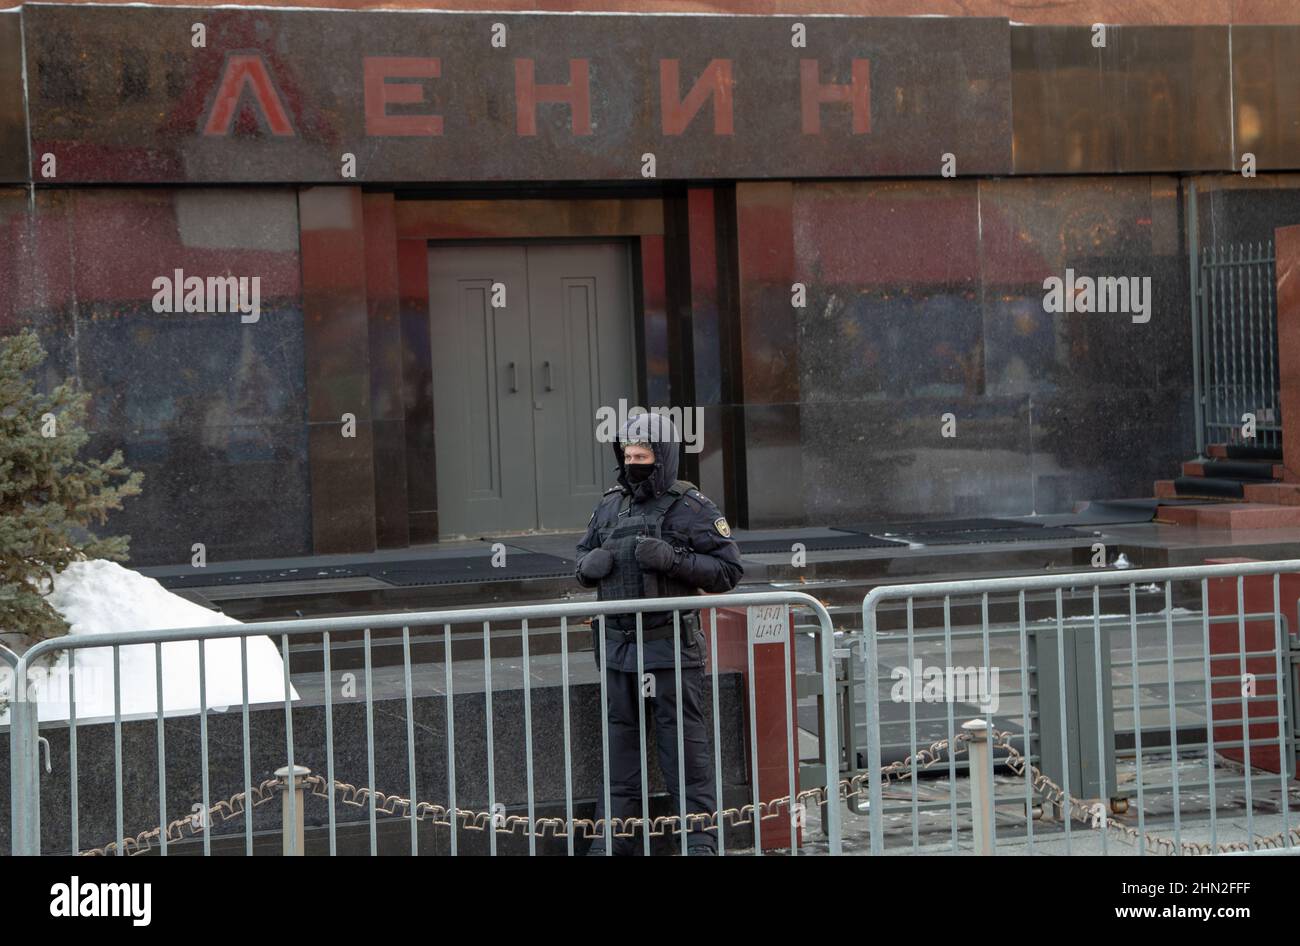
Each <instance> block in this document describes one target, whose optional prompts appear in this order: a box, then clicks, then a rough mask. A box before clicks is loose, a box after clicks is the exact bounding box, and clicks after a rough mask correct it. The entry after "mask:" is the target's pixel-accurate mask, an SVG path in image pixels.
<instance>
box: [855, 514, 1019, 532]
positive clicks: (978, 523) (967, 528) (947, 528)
mask: <svg viewBox="0 0 1300 946" xmlns="http://www.w3.org/2000/svg"><path fill="white" fill-rule="evenodd" d="M835 528H837V529H843V530H844V531H846V532H861V533H863V534H865V535H923V534H932V533H948V532H976V531H979V532H987V531H989V530H990V529H1023V528H1025V523H1024V522H1022V521H1020V520H1017V519H993V518H977V519H931V520H923V521H919V522H916V521H912V522H863V523H857V524H854V525H847V526H836V527H835Z"/></svg>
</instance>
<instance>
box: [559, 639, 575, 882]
mask: <svg viewBox="0 0 1300 946" xmlns="http://www.w3.org/2000/svg"><path fill="white" fill-rule="evenodd" d="M560 696H561V702H560V712H561V714H562V716H563V719H564V824H565V829H564V833H565V835H566V836H567V837H566V843H565V848H566V853H567V854H568V856H569V857H572V856H573V840H574V837H573V836H574V833H575V832H574V828H573V747H572V746H571V745H570V738H571V735H572V732H573V730H572V728H571V726H572V724H571V723H570V722H569V619H568V618H566V617H564V616H561V617H560Z"/></svg>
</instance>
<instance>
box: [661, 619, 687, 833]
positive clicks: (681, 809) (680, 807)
mask: <svg viewBox="0 0 1300 946" xmlns="http://www.w3.org/2000/svg"><path fill="white" fill-rule="evenodd" d="M681 635H682V627H681V612H680V611H678V610H677V609H676V608H673V685H674V686H675V687H676V696H677V739H676V742H677V747H676V748H677V816H678V817H679V818H680V819H681V821H680V822H679V824H678V827H679V828H680V829H681V837H680V838H679V840H680V842H681V852H682V853H683V854H685V853H686V737H685V735H684V734H683V733H682V648H681ZM656 699H657V697H656Z"/></svg>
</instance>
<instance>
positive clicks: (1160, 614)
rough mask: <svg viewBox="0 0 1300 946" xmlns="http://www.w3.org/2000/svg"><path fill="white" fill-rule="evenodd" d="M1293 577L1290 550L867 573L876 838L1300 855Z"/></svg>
mask: <svg viewBox="0 0 1300 946" xmlns="http://www.w3.org/2000/svg"><path fill="white" fill-rule="evenodd" d="M1284 586H1285V588H1286V593H1285V595H1284V594H1283V587H1284ZM1298 592H1300V560H1292V561H1280V562H1251V563H1240V564H1225V565H1205V566H1195V567H1185V568H1162V569H1147V570H1137V571H1109V572H1100V573H1092V572H1087V573H1079V574H1068V575H1043V576H1033V577H1026V578H1000V579H990V580H984V581H978V580H976V581H955V582H931V583H924V584H911V585H898V586H893V587H881V588H876V589H874V590H873V591H871V592H870V593H869V594H868V595H867V596H866V598H865V599H864V601H863V606H862V611H863V632H862V637H861V639H860V640H859V641H858V644H859V645H860V646H861V647H862V660H863V674H864V677H865V679H864V683H865V690H866V705H865V717H866V724H865V736H866V768H867V770H868V771H869V772H873V773H880V777H879V778H873V779H871V780H870V788H869V805H868V808H867V811H866V818H865V819H864V820H865V821H866V822H867V824H866V825H865V828H866V830H867V831H868V833H869V838H870V851H871V853H872V854H883V853H887V852H895V853H896V852H899V851H900V850H902V851H905V852H910V853H944V852H952V853H958V852H960V851H962V850H963V848H964V847H965V846H969V848H970V849H972V850H973V851H974V852H975V853H990V854H991V853H996V852H998V850H999V837H1001V839H1002V853H1010V852H1015V853H1067V854H1068V853H1084V852H1087V853H1100V854H1107V853H1136V854H1142V853H1146V852H1148V851H1158V852H1163V853H1199V854H1208V853H1235V852H1252V853H1253V852H1256V851H1259V850H1276V851H1279V852H1294V851H1300V847H1297V845H1300V831H1297V830H1293V829H1292V827H1291V811H1290V792H1291V782H1292V776H1291V773H1292V772H1294V771H1295V766H1296V758H1295V755H1296V753H1295V748H1294V746H1295V740H1294V733H1295V728H1296V684H1295V679H1296V674H1295V667H1296V666H1297V664H1298V663H1300V648H1298V647H1297V644H1296V638H1295V636H1294V634H1293V631H1294V628H1295V626H1296V625H1295V613H1296V612H1295V610H1294V609H1295V608H1296V607H1298V606H1300V605H1297V603H1296V598H1297V596H1298ZM1283 601H1285V602H1286V607H1287V608H1291V609H1292V610H1291V611H1289V612H1284V610H1283ZM1186 605H1193V606H1198V608H1199V610H1198V609H1197V607H1185V606H1186ZM1107 611H1111V612H1113V613H1105V612H1107ZM954 614H956V615H957V620H956V622H955V623H954ZM900 660H905V661H906V663H905V664H904V665H901V666H900V665H899V664H898V661H900ZM927 660H930V661H932V663H931V665H930V666H929V667H927V666H926V661H927ZM963 662H964V663H973V664H974V666H973V667H962V666H960V664H962V663H963ZM891 666H892V669H891ZM954 671H956V672H954ZM971 671H973V674H972V673H971ZM918 674H919V675H920V676H921V677H922V685H921V689H920V690H918V689H917V686H916V677H917V676H918ZM981 675H982V676H981ZM972 676H973V677H974V679H975V680H976V682H977V684H978V683H981V682H982V684H983V685H982V687H981V686H978V685H977V686H976V692H975V693H973V694H972V693H971V692H970V689H969V686H970V680H971V679H972ZM1008 676H1009V677H1010V678H1011V685H1010V686H1009V687H1008V686H1003V681H1004V680H1005V679H1006V678H1007V677H1008ZM886 681H893V682H892V685H890V693H889V698H887V699H886V698H883V697H882V694H881V685H882V683H884V682H886ZM926 686H930V687H931V690H930V691H927V690H926V689H925V687H926ZM963 686H964V687H965V688H966V689H965V690H964V691H963V690H962V688H963ZM954 691H961V692H954ZM1008 701H1009V702H1008ZM934 703H938V704H942V706H943V707H944V708H943V709H940V710H937V711H936V709H935V708H934V707H933V706H932V705H931V704H934ZM956 703H967V704H970V705H969V708H968V709H963V710H961V711H958V710H957V709H956V706H955V704H956ZM918 707H920V709H918ZM904 710H905V712H904ZM886 755H889V756H890V758H888V759H887V758H885V756H886ZM967 755H968V756H969V759H968V760H967V759H964V758H961V757H962V756H967ZM959 772H962V773H963V774H964V775H966V776H967V777H965V778H963V779H959V778H958V773H959ZM963 795H964V796H967V797H961V796H963ZM1225 813H1227V816H1226V817H1225ZM1243 816H1244V826H1239V825H1238V824H1237V822H1238V821H1241V820H1243ZM1080 821H1082V822H1083V823H1084V825H1085V826H1086V827H1085V828H1083V829H1081V828H1080V827H1078V826H1076V822H1080ZM852 829H853V826H852V825H850V826H849V828H848V830H849V831H850V832H851V831H852ZM1261 831H1262V833H1261Z"/></svg>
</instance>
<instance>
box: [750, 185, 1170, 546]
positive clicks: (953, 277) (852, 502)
mask: <svg viewBox="0 0 1300 946" xmlns="http://www.w3.org/2000/svg"><path fill="white" fill-rule="evenodd" d="M794 207H795V239H796V258H797V259H798V260H799V273H798V276H799V278H800V279H801V280H803V281H806V282H807V283H808V285H809V300H808V306H807V307H806V308H805V309H803V310H800V311H797V312H795V314H794V319H795V323H796V325H797V328H798V337H799V344H798V361H797V363H798V368H799V381H800V393H799V405H798V406H799V419H800V431H801V433H800V436H798V437H796V436H794V435H793V434H791V435H787V436H786V438H785V440H784V445H785V447H786V449H789V450H799V449H801V450H802V451H803V464H804V472H803V477H802V481H801V484H800V487H801V491H802V493H803V495H804V497H805V503H806V506H807V510H806V516H805V520H806V521H808V522H828V521H829V522H834V521H837V520H838V521H852V520H853V519H858V520H861V519H864V518H878V517H881V516H893V515H922V516H926V515H935V516H938V515H945V514H947V515H974V514H980V513H987V514H1016V515H1025V514H1029V513H1034V512H1038V513H1046V512H1059V511H1065V510H1068V509H1071V508H1073V505H1074V504H1075V503H1077V502H1080V501H1082V500H1086V499H1101V498H1107V497H1120V496H1130V495H1148V494H1149V493H1150V489H1151V483H1152V481H1153V480H1154V479H1156V478H1158V477H1160V476H1161V475H1167V473H1168V471H1169V470H1170V469H1173V468H1175V467H1176V464H1177V462H1178V461H1179V460H1180V459H1182V458H1183V455H1184V454H1185V453H1186V451H1187V449H1188V448H1189V444H1190V443H1191V442H1192V428H1191V401H1190V385H1191V374H1190V346H1191V341H1190V320H1189V319H1188V318H1187V314H1186V312H1187V309H1186V306H1187V298H1188V296H1187V283H1186V278H1187V265H1186V257H1185V255H1184V254H1185V249H1184V247H1183V246H1182V242H1181V239H1180V236H1179V224H1180V213H1179V203H1178V192H1177V187H1176V182H1175V181H1174V180H1173V179H1171V178H1162V177H1137V178H1122V179H1121V178H1088V179H1077V178H1076V179H1047V178H1042V179H1032V180H1018V179H1017V180H1003V181H989V180H985V181H952V182H945V183H938V182H934V183H927V182H913V183H862V184H799V185H795V187H794ZM875 235H878V238H877V237H876V236H875ZM1067 267H1070V268H1073V269H1075V270H1076V271H1077V272H1078V273H1079V274H1080V275H1093V276H1101V275H1132V276H1139V277H1141V276H1150V277H1151V279H1152V297H1153V308H1152V312H1151V318H1150V321H1149V322H1147V323H1145V324H1136V323H1134V322H1132V320H1131V318H1130V317H1129V316H1126V315H1123V314H1100V313H1069V314H1052V313H1048V312H1045V311H1044V306H1043V295H1044V290H1043V280H1044V279H1045V278H1046V277H1048V276H1051V275H1057V276H1058V277H1059V276H1063V275H1064V271H1065V269H1066V268H1067ZM792 311H794V310H792ZM945 414H952V415H953V418H954V420H955V432H956V436H955V437H944V436H943V417H944V415H945ZM769 440H770V435H769V437H768V438H765V439H764V440H763V441H761V442H759V441H757V440H756V441H755V443H756V444H758V445H761V448H762V449H763V450H764V451H765V452H766V451H770V449H771V448H770V446H769ZM752 457H753V454H752V453H751V463H752ZM752 477H753V474H752V472H751V478H752ZM756 499H757V497H755V496H754V495H753V494H751V504H750V514H751V517H752V516H754V515H755V512H756V510H755V505H756Z"/></svg>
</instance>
